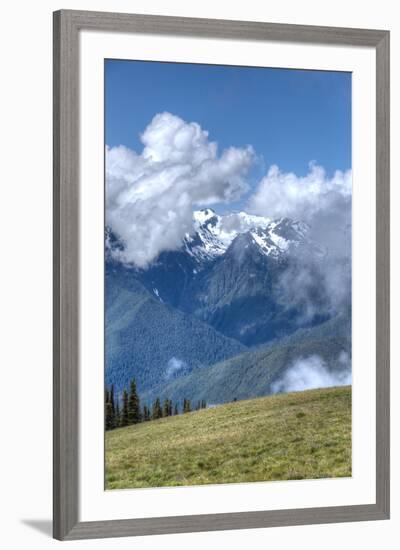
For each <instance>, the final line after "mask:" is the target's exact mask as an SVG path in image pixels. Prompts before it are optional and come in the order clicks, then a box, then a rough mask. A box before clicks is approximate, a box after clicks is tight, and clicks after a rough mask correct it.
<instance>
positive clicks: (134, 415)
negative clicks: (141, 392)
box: [128, 379, 140, 424]
mask: <svg viewBox="0 0 400 550" xmlns="http://www.w3.org/2000/svg"><path fill="white" fill-rule="evenodd" d="M138 422H140V403H139V397H138V394H137V391H136V382H135V379H132V380H131V386H130V392H129V402H128V424H137V423H138Z"/></svg>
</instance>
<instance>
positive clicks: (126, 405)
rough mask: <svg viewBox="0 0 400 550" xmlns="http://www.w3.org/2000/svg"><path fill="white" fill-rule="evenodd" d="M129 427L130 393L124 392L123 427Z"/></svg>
mask: <svg viewBox="0 0 400 550" xmlns="http://www.w3.org/2000/svg"><path fill="white" fill-rule="evenodd" d="M128 425H129V396H128V392H127V391H126V390H124V393H123V394H122V412H121V426H128Z"/></svg>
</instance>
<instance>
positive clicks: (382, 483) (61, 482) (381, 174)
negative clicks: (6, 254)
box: [53, 10, 390, 540]
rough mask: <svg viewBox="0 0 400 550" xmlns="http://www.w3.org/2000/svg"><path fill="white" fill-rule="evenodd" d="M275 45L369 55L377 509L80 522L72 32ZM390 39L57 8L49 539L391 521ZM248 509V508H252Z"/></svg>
mask: <svg viewBox="0 0 400 550" xmlns="http://www.w3.org/2000/svg"><path fill="white" fill-rule="evenodd" d="M81 30H94V31H96V30H98V31H100V30H103V31H104V30H106V31H112V32H129V33H155V34H160V35H168V34H173V35H180V36H199V37H212V38H219V39H224V38H231V39H237V40H275V41H276V40H279V41H290V42H298V43H311V44H340V45H345V46H352V45H353V46H367V47H372V48H375V50H376V68H377V69H376V150H377V158H376V191H377V193H376V195H377V199H376V219H377V225H376V238H377V241H376V242H377V250H376V253H377V268H376V277H377V278H376V285H377V286H376V289H377V295H376V298H377V304H376V312H377V320H376V321H377V322H376V338H377V340H376V341H377V352H376V365H377V368H376V371H377V372H376V426H377V430H376V444H377V450H376V503H375V504H365V505H355V506H338V507H328V508H311V509H310V508H308V509H307V508H306V509H289V510H278V511H262V512H250V511H249V512H243V513H229V514H207V515H196V516H175V517H161V518H148V519H128V520H117V521H94V522H79V510H78V488H79V470H78V418H79V416H78V415H79V410H78V392H79V388H78V373H79V370H78V369H79V362H78V356H79V354H78V350H79V338H78V334H79V330H78V327H79V284H78V272H79V215H78V213H79V177H78V166H79V141H78V139H79V110H78V105H79V32H80V31H81ZM389 161H390V160H389V32H388V31H383V30H365V29H349V28H333V27H313V26H303V25H282V24H271V23H260V22H248V21H226V20H212V19H192V18H181V17H162V16H153V15H129V14H125V13H124V14H122V13H106V12H85V11H72V10H61V11H57V12H55V13H54V169H53V177H54V229H53V230H54V322H53V327H54V412H53V415H54V489H53V502H54V504H53V513H54V537H55V538H57V539H59V540H73V539H83V538H103V537H118V536H132V535H151V534H162V533H186V532H198V531H213V530H221V529H249V528H260V527H271V526H284V525H302V524H312V523H332V522H347V521H366V520H368V521H369V520H377V519H387V518H389V503H390V494H389V466H390V462H389V410H390V408H389V397H390V392H389V321H390V317H389V223H390V222H389ZM249 505H250V504H249Z"/></svg>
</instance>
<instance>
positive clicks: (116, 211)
mask: <svg viewBox="0 0 400 550" xmlns="http://www.w3.org/2000/svg"><path fill="white" fill-rule="evenodd" d="M141 140H142V143H143V145H144V148H143V151H142V152H141V153H140V154H138V153H136V152H135V151H132V150H130V149H128V148H126V147H123V146H119V147H113V148H108V147H107V149H106V186H107V187H106V189H107V193H106V200H107V204H106V222H107V225H108V226H110V227H111V229H112V230H113V232H114V233H115V234H116V235H117V237H119V238H120V239H121V240H122V242H123V243H124V249H123V250H119V251H115V252H114V255H115V257H116V258H117V259H119V260H120V261H122V262H124V263H128V264H133V265H135V266H137V267H141V268H145V267H147V266H148V265H149V263H151V262H152V261H153V260H154V259H156V258H157V256H158V255H159V254H160V252H162V251H164V250H174V249H177V248H179V247H180V245H181V242H182V239H183V237H184V235H185V233H191V232H192V231H193V219H192V211H193V208H194V207H202V206H209V205H212V204H216V203H221V202H226V203H228V202H231V201H234V200H237V199H238V198H239V197H240V196H242V195H243V193H245V192H246V191H247V190H248V186H247V183H246V181H245V177H244V176H245V174H246V172H247V170H248V169H249V168H250V166H251V163H252V162H253V158H254V153H253V150H252V148H251V147H250V146H248V147H245V148H242V149H239V148H234V147H231V148H228V149H226V150H224V151H222V153H221V154H220V155H218V147H217V144H216V143H215V142H212V141H209V139H208V132H206V131H204V130H202V128H201V127H200V126H199V125H198V124H197V123H195V122H191V123H187V122H185V121H184V120H182V119H181V118H179V117H177V116H174V115H172V114H170V113H161V114H157V115H156V116H155V117H154V118H153V120H152V121H151V123H150V124H149V126H147V128H146V129H145V131H144V132H143V134H142V136H141Z"/></svg>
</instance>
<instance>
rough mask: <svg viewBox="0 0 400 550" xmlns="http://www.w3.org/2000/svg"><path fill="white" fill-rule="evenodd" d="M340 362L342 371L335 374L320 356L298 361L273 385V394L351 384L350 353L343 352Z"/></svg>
mask: <svg viewBox="0 0 400 550" xmlns="http://www.w3.org/2000/svg"><path fill="white" fill-rule="evenodd" d="M338 362H339V364H340V366H341V369H340V370H338V371H336V372H333V371H330V370H329V369H328V367H327V365H326V363H325V362H324V360H323V359H322V358H321V357H320V356H319V355H311V356H310V357H307V358H300V359H297V360H296V361H294V363H293V364H292V365H291V366H290V367H289V368H288V370H287V371H286V372H285V373H284V375H283V376H282V378H280V379H279V380H277V381H276V382H274V383H273V384H272V385H271V390H272V392H273V393H285V392H291V391H304V390H311V389H314V388H330V387H333V386H345V385H348V384H351V366H350V358H349V355H348V353H346V352H345V351H342V352H341V353H340V355H339V358H338Z"/></svg>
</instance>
